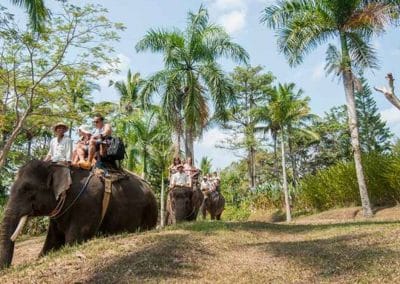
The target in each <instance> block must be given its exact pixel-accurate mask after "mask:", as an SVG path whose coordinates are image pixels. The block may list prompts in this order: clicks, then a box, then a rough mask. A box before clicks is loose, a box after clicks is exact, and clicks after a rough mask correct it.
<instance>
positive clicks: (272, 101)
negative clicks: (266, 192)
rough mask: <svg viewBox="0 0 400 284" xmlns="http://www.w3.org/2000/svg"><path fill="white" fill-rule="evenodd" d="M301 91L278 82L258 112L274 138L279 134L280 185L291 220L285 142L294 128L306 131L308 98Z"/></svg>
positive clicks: (292, 85) (287, 219)
mask: <svg viewBox="0 0 400 284" xmlns="http://www.w3.org/2000/svg"><path fill="white" fill-rule="evenodd" d="M302 95H303V91H302V90H298V91H296V90H295V84H293V83H291V84H279V85H278V87H275V88H274V89H273V90H272V92H271V93H270V96H269V100H268V105H267V106H266V107H265V108H264V110H263V111H261V112H260V114H261V115H263V116H264V117H263V118H262V119H261V121H264V122H267V123H269V126H268V128H269V129H270V131H271V134H272V135H275V140H277V137H278V136H280V142H281V155H282V185H283V192H284V194H285V209H286V221H288V222H290V221H291V213H290V201H289V189H288V182H287V174H286V149H285V142H286V141H287V137H288V136H289V135H290V133H289V132H293V131H294V129H296V130H298V131H305V132H306V131H307V130H306V129H305V127H304V121H306V120H308V119H310V118H311V115H310V107H309V106H308V102H309V98H308V97H306V98H302Z"/></svg>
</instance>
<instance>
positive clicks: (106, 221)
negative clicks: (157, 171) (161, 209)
mask: <svg viewBox="0 0 400 284" xmlns="http://www.w3.org/2000/svg"><path fill="white" fill-rule="evenodd" d="M68 172H69V169H68V168H67V167H63V166H59V165H54V164H51V163H50V162H43V161H37V160H34V161H31V162H28V163H27V164H26V165H25V166H23V167H22V168H21V169H20V170H19V172H18V174H17V177H16V180H15V182H14V184H13V186H12V188H11V192H10V197H9V200H8V203H7V206H6V209H5V213H4V219H3V223H2V226H1V231H0V268H4V267H7V266H9V265H10V264H11V261H12V257H13V252H14V241H15V238H16V236H17V235H18V233H19V232H20V231H21V230H22V228H23V225H24V224H25V221H26V219H27V217H34V216H52V218H50V224H49V228H48V232H47V237H46V241H45V243H44V246H43V248H42V251H41V253H40V255H44V254H46V253H47V252H49V251H50V250H56V249H58V248H60V247H61V246H63V245H64V244H73V243H79V242H82V241H85V240H87V239H89V238H91V237H93V236H95V235H96V234H97V233H104V234H114V233H119V232H123V231H128V232H135V231H137V230H138V229H141V230H147V229H151V228H154V227H155V226H156V223H157V202H156V199H155V196H154V194H153V192H152V191H151V189H150V187H149V185H148V184H147V183H146V182H145V181H143V180H141V179H140V178H138V177H136V176H135V175H133V174H130V173H125V175H124V177H123V178H122V179H120V180H118V181H115V182H114V183H113V186H112V187H113V189H112V193H111V195H110V199H109V203H108V204H109V205H108V208H107V211H104V212H105V215H104V218H103V219H102V216H101V215H102V211H103V202H104V200H103V196H104V194H105V193H104V184H103V181H102V179H101V177H100V176H98V175H91V173H90V172H89V171H86V170H82V169H75V168H73V169H71V171H70V172H71V174H70V175H69V174H68ZM89 176H90V178H88V177H89ZM65 189H67V191H65V194H62V192H63V191H64V190H65ZM61 194H62V195H63V197H64V198H63V200H64V201H63V202H61V200H62V198H60V197H59V196H60V195H61ZM13 233H14V234H13Z"/></svg>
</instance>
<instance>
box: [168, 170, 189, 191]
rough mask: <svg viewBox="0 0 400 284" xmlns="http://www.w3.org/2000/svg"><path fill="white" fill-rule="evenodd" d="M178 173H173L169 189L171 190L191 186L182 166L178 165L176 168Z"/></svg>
mask: <svg viewBox="0 0 400 284" xmlns="http://www.w3.org/2000/svg"><path fill="white" fill-rule="evenodd" d="M176 169H177V170H178V172H176V173H174V174H173V175H172V178H171V184H170V187H171V188H173V187H175V186H176V185H177V186H191V185H190V180H189V177H188V176H187V174H186V173H185V171H184V170H183V165H182V164H179V165H177V166H176Z"/></svg>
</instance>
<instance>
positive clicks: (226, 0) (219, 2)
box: [211, 0, 247, 11]
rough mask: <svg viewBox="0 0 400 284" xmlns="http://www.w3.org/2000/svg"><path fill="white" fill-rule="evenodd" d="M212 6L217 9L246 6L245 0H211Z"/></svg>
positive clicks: (224, 9) (223, 9)
mask: <svg viewBox="0 0 400 284" xmlns="http://www.w3.org/2000/svg"><path fill="white" fill-rule="evenodd" d="M211 2H212V5H211V6H212V8H213V9H216V10H219V11H226V10H233V9H243V8H245V7H246V2H247V1H246V0H212V1H211Z"/></svg>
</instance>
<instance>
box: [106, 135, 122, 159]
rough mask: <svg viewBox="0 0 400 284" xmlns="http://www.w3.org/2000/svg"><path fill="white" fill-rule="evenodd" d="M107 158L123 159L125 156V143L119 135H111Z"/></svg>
mask: <svg viewBox="0 0 400 284" xmlns="http://www.w3.org/2000/svg"><path fill="white" fill-rule="evenodd" d="M107 158H108V159H110V160H114V161H115V160H118V161H121V160H123V159H124V158H125V145H124V142H123V141H122V139H120V138H119V137H111V139H110V140H109V143H108V147H107Z"/></svg>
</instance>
